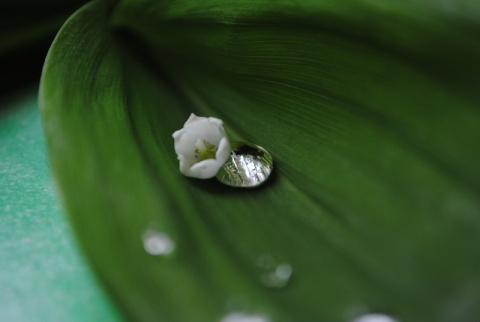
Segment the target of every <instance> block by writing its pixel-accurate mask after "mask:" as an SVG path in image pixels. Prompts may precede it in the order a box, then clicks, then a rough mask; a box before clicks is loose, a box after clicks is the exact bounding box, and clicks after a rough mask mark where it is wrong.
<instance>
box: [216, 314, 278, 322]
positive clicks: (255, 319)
mask: <svg viewBox="0 0 480 322" xmlns="http://www.w3.org/2000/svg"><path fill="white" fill-rule="evenodd" d="M220 322H270V318H269V317H267V316H264V315H258V314H246V313H243V312H232V313H229V314H227V315H225V316H224V317H223V318H222V320H221V321H220Z"/></svg>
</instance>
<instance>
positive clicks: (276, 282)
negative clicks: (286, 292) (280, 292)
mask: <svg viewBox="0 0 480 322" xmlns="http://www.w3.org/2000/svg"><path fill="white" fill-rule="evenodd" d="M257 266H258V267H259V268H260V269H261V271H262V272H261V274H260V281H261V282H262V284H263V286H265V287H268V288H283V287H285V286H287V284H288V282H289V281H290V278H291V276H292V273H293V269H292V266H291V265H290V264H288V263H280V264H277V263H276V262H275V259H274V257H273V256H272V255H271V254H262V255H260V256H259V258H258V260H257Z"/></svg>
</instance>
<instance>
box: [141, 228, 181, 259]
mask: <svg viewBox="0 0 480 322" xmlns="http://www.w3.org/2000/svg"><path fill="white" fill-rule="evenodd" d="M143 247H144V248H145V251H146V252H147V253H149V254H150V255H154V256H160V255H168V254H170V253H171V252H173V250H174V249H175V242H174V241H173V240H172V239H171V238H170V236H168V235H167V234H165V233H162V232H158V231H153V230H148V231H147V232H145V234H143Z"/></svg>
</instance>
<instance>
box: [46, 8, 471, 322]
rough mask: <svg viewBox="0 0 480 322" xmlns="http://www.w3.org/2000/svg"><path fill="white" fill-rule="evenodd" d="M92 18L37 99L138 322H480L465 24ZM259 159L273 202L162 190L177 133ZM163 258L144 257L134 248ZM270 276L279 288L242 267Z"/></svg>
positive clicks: (107, 269)
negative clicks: (220, 127)
mask: <svg viewBox="0 0 480 322" xmlns="http://www.w3.org/2000/svg"><path fill="white" fill-rule="evenodd" d="M451 5H452V6H451V7H450V9H448V7H440V6H438V5H437V4H435V3H434V2H432V3H430V2H429V1H424V2H423V3H422V2H421V3H418V2H417V1H416V2H402V3H399V2H395V1H386V2H382V3H381V4H375V3H371V2H370V1H345V2H342V3H330V2H322V1H303V2H302V3H301V4H300V3H296V2H294V1H277V2H275V3H270V2H269V1H237V2H231V3H230V2H224V1H214V0H209V1H203V2H200V1H193V0H192V1H186V0H184V1H181V0H178V1H176V0H172V1H163V2H157V1H120V2H119V3H118V4H117V5H114V6H111V7H108V6H107V5H105V4H104V3H102V2H99V1H94V2H92V3H90V4H88V5H86V6H85V7H83V8H82V9H81V10H79V11H78V12H77V13H76V14H74V15H73V16H72V17H71V18H70V19H69V21H68V22H67V23H66V24H65V25H64V27H63V28H62V30H61V31H60V32H59V34H58V36H57V38H56V40H55V42H54V43H53V45H52V48H51V50H50V53H49V55H48V58H47V60H46V64H45V67H44V74H43V78H42V86H41V102H42V106H43V110H42V113H43V119H44V127H45V131H46V135H47V140H48V147H49V153H50V160H51V164H52V168H53V171H54V174H55V177H56V179H57V181H58V184H59V187H60V193H61V197H62V200H63V202H64V205H65V208H66V209H67V211H68V213H69V215H70V218H71V221H72V223H73V225H74V228H75V230H76V232H77V235H78V237H79V240H80V243H81V244H82V245H83V248H84V250H85V252H86V254H87V256H88V257H89V258H90V260H91V263H92V265H93V266H94V268H95V270H96V271H97V272H98V274H99V275H100V277H101V279H102V281H103V283H104V284H105V286H106V288H107V289H108V290H109V291H110V293H111V295H112V296H113V297H114V298H115V299H116V301H117V303H118V304H119V306H120V307H121V308H122V309H123V311H124V313H125V315H126V316H127V317H128V318H130V319H132V320H135V321H138V320H145V321H147V320H152V321H218V320H221V319H222V316H225V315H226V314H228V313H229V312H244V313H245V314H260V315H264V316H268V317H270V318H271V319H272V320H273V321H345V320H348V319H351V318H353V317H354V316H355V315H358V314H362V313H365V312H377V311H379V312H385V313H388V314H391V315H393V316H395V317H398V318H399V319H400V320H401V321H474V320H475V319H476V318H477V317H478V316H479V314H480V305H479V304H480V292H479V291H478V290H479V289H480V288H479V286H480V259H479V257H478V256H477V253H478V244H479V242H480V234H479V228H480V217H479V213H480V212H479V209H480V204H479V200H480V199H479V198H478V197H479V196H478V193H479V187H480V168H479V167H478V164H480V149H479V148H478V142H480V131H479V130H478V129H479V125H480V110H479V108H478V106H479V103H480V98H479V96H478V93H479V91H478V89H479V88H478V81H477V77H478V74H479V72H480V61H479V60H478V59H477V58H478V57H479V55H480V41H479V40H478V37H477V35H478V32H479V30H480V28H479V26H478V23H476V21H475V17H477V16H478V14H477V13H478V12H479V11H478V10H477V9H478V6H476V5H469V4H468V2H466V1H465V2H458V3H456V4H455V3H453V2H452V3H451ZM191 112H194V113H196V114H197V115H201V116H215V117H218V118H221V119H223V120H224V122H225V124H226V129H227V132H228V133H229V134H230V136H231V137H232V138H234V139H241V140H246V141H250V142H253V143H256V144H259V145H261V146H263V147H265V148H267V149H268V150H269V151H270V152H271V153H272V155H273V156H274V159H275V170H274V175H273V178H272V179H271V180H270V182H269V183H268V184H266V185H264V186H262V187H261V188H259V189H253V190H237V189H234V188H228V187H225V186H222V185H221V184H220V183H218V182H216V181H214V180H209V181H200V180H193V179H188V178H185V177H183V176H182V175H181V174H180V172H179V171H178V164H177V161H176V156H175V153H174V151H173V140H172V138H171V134H172V133H173V132H174V131H175V130H177V129H179V128H181V127H182V125H183V123H184V122H185V121H186V119H187V118H188V115H189V114H190V113H191ZM149 230H158V231H161V232H163V233H165V234H167V235H168V236H169V237H170V238H171V240H172V241H173V242H174V243H175V246H176V247H175V250H174V252H173V253H172V254H169V255H165V256H152V255H149V254H148V253H147V252H146V251H145V250H144V248H143V246H144V245H143V241H142V236H143V235H144V233H145V232H146V231H149ZM268 257H273V258H274V260H275V261H276V263H277V264H280V263H288V264H289V265H290V266H291V267H292V269H293V274H292V278H291V280H290V282H289V283H288V285H286V287H283V288H280V289H271V288H269V287H267V286H266V285H265V283H262V274H264V273H265V272H264V271H263V270H262V268H261V267H259V265H258V261H259V259H262V258H263V259H265V258H268Z"/></svg>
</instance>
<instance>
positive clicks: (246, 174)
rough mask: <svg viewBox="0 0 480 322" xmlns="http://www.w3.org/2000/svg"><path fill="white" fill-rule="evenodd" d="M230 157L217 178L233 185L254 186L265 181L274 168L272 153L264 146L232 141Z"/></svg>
mask: <svg viewBox="0 0 480 322" xmlns="http://www.w3.org/2000/svg"><path fill="white" fill-rule="evenodd" d="M231 146H232V153H231V154H230V158H229V159H228V160H227V162H225V164H224V165H223V166H222V167H221V168H220V170H219V171H218V173H217V179H218V180H219V181H220V182H222V183H224V184H226V185H228V186H232V187H242V188H252V187H256V186H259V185H261V184H262V183H264V182H265V181H266V180H267V179H268V177H269V176H270V173H271V172H272V170H273V158H272V155H271V154H270V153H269V152H268V151H267V150H265V149H264V148H262V147H260V146H258V145H255V144H250V143H245V142H232V143H231Z"/></svg>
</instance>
